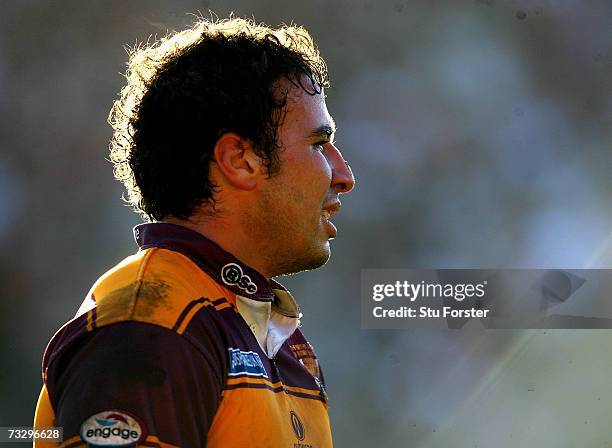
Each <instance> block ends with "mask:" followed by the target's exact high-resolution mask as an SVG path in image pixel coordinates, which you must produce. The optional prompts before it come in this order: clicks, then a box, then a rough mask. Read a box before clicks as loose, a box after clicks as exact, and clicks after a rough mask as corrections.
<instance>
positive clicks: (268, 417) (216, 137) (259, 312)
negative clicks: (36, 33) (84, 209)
mask: <svg viewBox="0 0 612 448" xmlns="http://www.w3.org/2000/svg"><path fill="white" fill-rule="evenodd" d="M127 80H128V84H127V86H126V87H124V88H123V89H122V91H121V95H120V98H119V100H117V101H116V103H115V105H114V107H113V110H112V111H111V114H110V123H111V124H112V126H113V128H114V131H115V133H114V137H113V140H112V143H111V160H112V161H113V163H114V166H115V175H116V177H117V178H119V179H120V180H122V181H123V182H124V184H125V186H126V189H127V193H128V198H129V201H130V202H131V204H132V205H133V206H134V207H135V208H136V210H137V211H139V212H141V213H142V214H143V215H145V216H146V217H148V218H149V220H150V221H152V222H150V223H147V224H142V225H139V226H137V227H136V228H135V232H134V233H135V238H136V241H137V243H138V245H139V248H140V249H139V251H138V252H137V253H136V254H135V255H133V256H130V257H128V258H126V259H125V260H123V261H122V262H121V263H119V264H118V265H117V266H116V267H114V268H113V269H111V270H110V271H109V272H107V273H106V274H104V275H103V276H102V277H101V278H100V279H99V280H98V281H97V282H96V283H95V284H94V286H93V287H92V289H91V291H90V292H89V294H88V296H87V298H86V299H85V301H84V303H83V305H82V306H81V308H80V309H79V311H78V312H77V315H76V317H75V318H74V319H72V320H71V321H70V322H68V323H67V324H66V325H64V326H63V327H62V329H61V330H60V331H58V333H57V334H56V335H55V336H54V337H53V339H52V340H51V342H50V343H49V346H48V347H47V350H46V352H45V355H44V359H43V378H44V383H45V385H44V387H43V390H42V392H41V396H40V399H39V402H38V406H37V410H36V417H35V426H36V427H52V426H61V427H63V429H64V443H63V445H62V446H66V447H76V446H86V445H95V446H134V445H136V446H159V447H172V446H181V447H202V446H209V447H246V446H253V447H281V446H282V447H288V446H291V447H317V448H322V447H329V446H331V445H332V439H331V431H330V428H329V417H328V414H327V395H326V392H325V383H324V379H323V375H322V373H321V369H320V367H319V363H318V361H317V357H316V355H315V353H314V350H313V349H312V346H311V345H310V344H309V343H308V341H307V340H306V339H305V338H304V336H303V335H302V333H301V331H300V330H299V329H298V328H297V327H298V325H299V318H300V317H301V313H300V311H299V307H298V305H297V304H296V302H295V301H294V299H293V298H292V296H291V295H290V294H289V292H287V291H286V290H285V289H284V288H283V287H282V286H281V285H280V284H279V283H277V282H276V281H274V280H273V277H275V276H278V275H282V274H290V273H295V272H299V271H303V270H307V269H314V268H317V267H319V266H321V265H323V264H324V263H325V262H326V261H327V260H328V258H329V256H330V247H329V240H330V239H332V238H334V237H335V235H336V228H335V227H334V225H333V224H332V223H331V222H330V217H331V216H332V215H334V214H335V213H337V212H338V210H339V209H340V201H339V195H340V194H342V193H347V192H348V191H350V190H351V189H352V188H353V184H354V178H353V175H352V173H351V171H350V168H349V167H348V165H347V164H346V162H345V161H344V159H343V158H342V155H341V154H340V152H339V151H338V149H337V148H336V146H335V145H334V142H333V135H334V131H335V127H334V122H333V120H332V118H331V117H330V115H329V113H328V111H327V108H326V105H325V99H324V98H325V97H324V90H323V89H324V87H326V86H327V85H328V81H327V72H326V68H325V63H324V62H323V60H322V59H321V57H320V56H319V53H318V50H317V49H316V47H315V45H314V43H313V41H312V39H311V37H310V35H309V34H308V32H307V31H305V30H304V29H303V28H299V27H293V26H290V27H287V26H285V27H282V28H280V29H277V30H272V29H270V28H267V27H265V26H262V25H255V24H254V23H253V22H250V21H246V20H242V19H230V20H225V21H217V22H209V21H204V20H202V21H199V22H197V23H196V24H195V25H194V27H193V28H191V29H188V30H186V31H182V32H179V33H175V34H173V35H171V36H168V37H166V38H164V39H161V40H160V41H159V42H156V43H154V44H153V45H151V46H148V47H145V48H139V49H136V50H135V51H134V52H133V53H132V55H131V57H130V61H129V64H128V71H127ZM37 446H44V445H43V444H42V443H41V442H38V444H37Z"/></svg>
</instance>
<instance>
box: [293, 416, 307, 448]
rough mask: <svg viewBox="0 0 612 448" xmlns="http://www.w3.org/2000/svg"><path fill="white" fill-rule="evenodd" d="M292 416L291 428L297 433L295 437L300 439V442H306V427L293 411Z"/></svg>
mask: <svg viewBox="0 0 612 448" xmlns="http://www.w3.org/2000/svg"><path fill="white" fill-rule="evenodd" d="M290 415H291V426H292V427H293V432H294V433H295V436H296V437H297V438H298V440H299V441H302V440H304V437H305V436H306V432H305V431H304V425H303V424H302V421H301V420H300V418H299V417H298V416H297V414H296V413H295V412H294V411H291V412H290Z"/></svg>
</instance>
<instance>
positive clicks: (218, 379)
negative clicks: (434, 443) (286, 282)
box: [35, 223, 332, 448]
mask: <svg viewBox="0 0 612 448" xmlns="http://www.w3.org/2000/svg"><path fill="white" fill-rule="evenodd" d="M134 233H135V237H136V241H137V243H138V245H139V251H138V253H136V254H135V255H133V256H130V257H128V258H126V259H125V260H123V261H122V262H121V263H119V264H118V265H117V266H116V267H114V268H113V269H111V270H110V271H109V272H107V273H106V274H104V275H103V276H102V277H101V278H100V279H99V280H98V281H97V282H96V283H95V284H94V286H93V287H92V289H91V291H90V292H89V294H88V295H87V298H86V299H85V301H84V302H83V304H82V306H81V308H80V309H79V311H78V312H77V314H76V316H75V317H74V318H73V319H72V320H71V321H69V322H68V323H66V324H65V325H64V326H63V327H62V328H61V329H60V330H59V331H58V332H57V333H56V334H55V335H54V336H53V338H52V339H51V341H50V342H49V345H48V346H47V349H46V350H45V354H44V357H43V382H44V385H43V388H42V391H41V394H40V398H39V401H38V405H37V409H36V416H35V427H39V428H42V427H52V426H61V427H63V429H64V442H63V443H62V444H61V446H63V447H78V446H90V445H91V446H147V447H178V446H180V447H210V448H217V447H224V448H228V447H229V448H231V447H250V446H252V447H292V448H309V447H312V448H315V447H316V448H326V447H330V446H332V437H331V430H330V425H329V415H328V410H327V408H328V403H327V394H326V391H325V381H324V378H323V374H322V371H321V368H320V366H319V362H318V359H317V356H316V354H315V352H314V350H313V348H312V346H311V344H310V343H309V342H308V341H307V340H306V339H305V337H304V336H303V334H302V332H301V331H300V329H299V328H298V326H299V319H300V317H301V314H300V311H299V307H298V305H297V304H296V302H295V301H294V299H293V297H292V296H291V294H290V293H289V292H288V291H287V290H286V289H285V288H283V287H282V286H281V285H280V284H279V283H277V282H275V281H274V280H272V281H268V280H267V279H265V278H264V277H263V276H262V275H261V274H260V273H258V272H257V271H255V270H254V269H252V268H250V267H249V266H247V265H245V264H244V263H242V262H241V261H239V260H238V259H236V258H235V257H234V256H233V255H231V254H229V253H228V252H226V251H224V250H223V249H222V248H220V247H219V246H217V245H216V244H215V243H214V242H212V241H210V240H208V239H206V238H205V237H204V236H202V235H200V234H199V233H197V232H194V231H192V230H189V229H187V228H185V227H182V226H179V225H174V224H168V223H150V224H143V225H140V226H136V227H135V229H134ZM35 446H37V447H44V446H56V445H53V444H48V443H47V444H45V443H42V442H38V443H36V444H35Z"/></svg>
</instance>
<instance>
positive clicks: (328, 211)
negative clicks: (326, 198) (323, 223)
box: [321, 200, 342, 219]
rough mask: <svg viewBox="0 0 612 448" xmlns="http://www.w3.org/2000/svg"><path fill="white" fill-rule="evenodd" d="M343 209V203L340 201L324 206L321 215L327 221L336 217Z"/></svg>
mask: <svg viewBox="0 0 612 448" xmlns="http://www.w3.org/2000/svg"><path fill="white" fill-rule="evenodd" d="M341 207H342V203H341V202H340V201H337V200H336V201H333V202H330V203H328V204H327V205H325V206H323V210H322V211H321V215H323V217H324V218H325V219H329V218H331V217H332V216H334V215H335V214H336V213H338V212H339V211H340V208H341Z"/></svg>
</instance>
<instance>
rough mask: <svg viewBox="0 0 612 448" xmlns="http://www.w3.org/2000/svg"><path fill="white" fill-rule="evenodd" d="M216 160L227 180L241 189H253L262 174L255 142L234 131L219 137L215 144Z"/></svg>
mask: <svg viewBox="0 0 612 448" xmlns="http://www.w3.org/2000/svg"><path fill="white" fill-rule="evenodd" d="M215 161H216V162H217V165H218V167H219V170H220V171H221V173H222V174H223V176H224V177H225V178H226V179H227V181H228V182H229V183H230V184H232V185H233V186H234V187H236V188H239V189H241V190H253V189H254V188H255V187H256V186H257V182H258V180H259V178H260V176H261V174H262V164H261V159H260V157H258V156H257V154H255V152H254V151H253V143H252V142H251V141H250V140H248V139H245V138H242V137H240V136H239V135H238V134H235V133H233V132H227V133H225V134H223V135H222V136H221V137H219V140H217V143H216V144H215Z"/></svg>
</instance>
